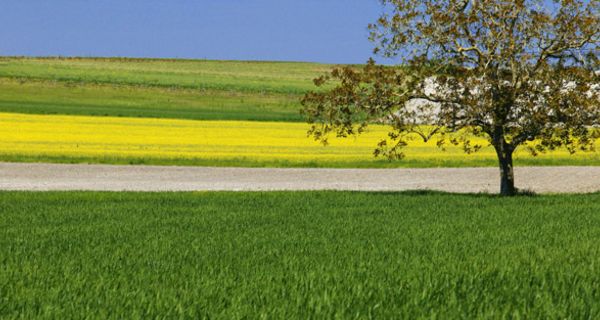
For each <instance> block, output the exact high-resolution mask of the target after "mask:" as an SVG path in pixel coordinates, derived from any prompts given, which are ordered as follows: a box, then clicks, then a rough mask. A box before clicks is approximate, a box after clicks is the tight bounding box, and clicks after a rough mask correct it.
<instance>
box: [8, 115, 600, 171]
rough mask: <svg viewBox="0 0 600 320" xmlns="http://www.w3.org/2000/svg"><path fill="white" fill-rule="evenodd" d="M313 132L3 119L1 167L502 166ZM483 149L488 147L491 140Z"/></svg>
mask: <svg viewBox="0 0 600 320" xmlns="http://www.w3.org/2000/svg"><path fill="white" fill-rule="evenodd" d="M307 130H308V125H307V124H302V123H284V122H258V121H190V120H172V119H148V118H146V119H137V118H112V117H88V116H48V115H25V114H11V113H0V136H1V137H2V139H0V160H4V161H51V162H89V163H113V164H115V163H116V164H123V163H132V164H166V165H206V166H243V167H264V166H269V167H363V168H364V167H367V168H369V167H375V168H381V167H474V166H495V165H496V156H495V153H494V151H493V149H492V148H491V147H487V148H485V149H483V150H482V151H480V152H478V153H475V154H472V155H466V154H465V153H464V152H463V151H462V150H461V149H460V148H459V147H448V150H447V151H445V152H444V151H441V150H439V149H438V148H437V146H436V144H435V141H430V142H428V143H423V142H422V140H414V141H412V142H411V143H410V145H409V147H408V148H407V150H406V154H407V157H406V159H404V160H401V161H394V162H389V161H387V160H385V159H375V158H374V157H373V155H372V152H373V149H374V148H375V146H376V145H377V143H378V142H379V141H380V139H381V138H383V137H385V136H386V133H387V128H386V127H383V126H373V127H372V130H371V132H369V133H368V134H365V135H362V136H360V137H359V138H358V139H352V138H350V139H332V140H331V144H330V145H328V146H323V145H321V144H320V143H318V142H315V141H314V140H312V139H310V138H308V137H307V136H306V131H307ZM480 143H482V144H484V145H487V143H486V142H485V141H483V140H481V141H480ZM515 159H516V164H517V165H600V153H599V152H594V153H578V154H575V155H569V154H568V152H566V151H564V150H562V151H556V152H552V153H549V154H545V155H541V156H539V157H535V158H534V157H532V156H530V155H529V153H528V152H527V151H526V150H525V149H520V151H519V150H518V151H517V154H516V157H515Z"/></svg>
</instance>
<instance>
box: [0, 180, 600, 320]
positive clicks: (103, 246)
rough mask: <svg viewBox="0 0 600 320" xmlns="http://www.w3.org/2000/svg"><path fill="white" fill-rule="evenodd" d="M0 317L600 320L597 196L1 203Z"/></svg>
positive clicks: (302, 195)
mask: <svg viewBox="0 0 600 320" xmlns="http://www.w3.org/2000/svg"><path fill="white" fill-rule="evenodd" d="M0 217H1V218H0V247H1V248H2V250H0V318H24V319H32V318H63V319H64V318H99V319H110V318H138V317H139V318H203V317H204V318H222V319H231V318H249V319H255V318H276V319H290V318H300V319H307V318H341V319H347V318H401V319H415V318H440V319H452V318H573V319H592V318H597V317H598V316H600V304H599V303H598V301H600V291H599V290H598V288H599V287H600V270H599V268H600V246H599V245H598V243H600V194H589V195H561V196H559V195H545V196H535V197H516V198H510V199H507V198H498V197H494V196H487V195H453V194H438V193H414V192H413V193H352V192H297V193H293V192H287V193H286V192H273V193H77V192H74V193H22V192H2V193H0Z"/></svg>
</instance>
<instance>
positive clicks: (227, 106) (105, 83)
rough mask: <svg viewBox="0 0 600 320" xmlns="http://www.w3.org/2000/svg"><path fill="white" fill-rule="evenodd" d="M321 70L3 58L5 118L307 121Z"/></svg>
mask: <svg viewBox="0 0 600 320" xmlns="http://www.w3.org/2000/svg"><path fill="white" fill-rule="evenodd" d="M330 68H331V66H329V65H324V64H311V63H294V62H241V61H203V60H160V59H108V58H107V59H103V58H67V59H58V58H6V57H5V58H0V112H19V113H36V114H73V115H110V116H133V117H154V118H181V119H198V120H263V121H302V117H301V116H300V114H299V110H300V108H301V106H300V103H299V100H300V98H301V96H302V94H303V93H304V92H306V91H307V90H310V89H314V85H313V83H312V79H313V78H315V77H317V76H318V75H320V74H322V73H323V72H325V71H327V70H329V69H330Z"/></svg>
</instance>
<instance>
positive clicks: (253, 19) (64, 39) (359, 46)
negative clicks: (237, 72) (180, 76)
mask: <svg viewBox="0 0 600 320" xmlns="http://www.w3.org/2000/svg"><path fill="white" fill-rule="evenodd" d="M1 2H2V4H1V5H0V55H26V56H47V55H53V56H54V55H62V56H127V57H169V58H200V59H226V60H230V59H235V60H284V61H315V62H330V63H363V62H365V61H366V60H367V59H368V58H369V57H370V56H371V50H372V44H371V43H370V42H369V41H368V39H367V37H368V31H367V25H368V24H369V23H370V22H374V21H375V20H376V19H377V17H378V15H379V14H380V12H381V6H380V3H379V1H378V0H195V1H192V0H47V1H44V0H2V1H1Z"/></svg>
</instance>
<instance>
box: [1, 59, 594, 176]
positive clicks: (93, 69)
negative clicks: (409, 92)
mask: <svg viewBox="0 0 600 320" xmlns="http://www.w3.org/2000/svg"><path fill="white" fill-rule="evenodd" d="M331 67H332V66H331V65H325V64H312V63H293V62H242V61H205V60H163V59H120V58H118V59H117V58H116V59H109V58H2V59H0V123H1V124H2V126H1V127H0V134H1V135H2V137H3V139H2V140H0V160H2V161H50V162H90V163H114V164H123V163H131V164H165V165H208V166H242V167H264V166H267V167H364V168H369V167H375V168H384V167H470V166H495V165H496V160H495V154H494V152H493V150H492V149H491V148H490V147H489V146H488V147H486V148H484V150H483V151H482V152H479V153H476V154H473V155H465V154H464V153H463V152H462V151H461V150H460V149H459V148H457V147H452V146H451V147H449V148H448V150H447V151H446V152H442V151H440V150H438V148H437V147H435V144H434V142H429V143H422V142H419V141H417V140H414V141H412V142H411V143H410V145H409V147H408V148H407V151H406V154H407V157H406V158H405V159H404V160H402V161H396V162H388V161H386V160H384V159H374V158H373V156H372V151H373V148H374V147H375V145H376V144H377V142H379V140H380V139H381V138H382V137H384V136H385V133H386V132H385V128H384V127H382V126H373V127H372V130H371V132H369V133H368V134H366V135H365V136H362V137H359V138H358V139H348V140H345V141H341V140H340V139H335V138H334V139H332V143H331V145H330V146H327V147H324V146H322V145H319V144H318V143H316V142H315V141H312V140H311V139H309V138H307V136H306V131H307V129H308V126H307V125H306V124H304V123H303V117H302V115H301V114H300V112H299V109H300V108H301V106H300V102H299V100H300V98H301V97H302V94H303V93H304V92H306V91H307V90H310V89H313V88H314V86H313V84H312V81H311V80H312V79H313V78H314V77H316V76H318V75H319V74H322V73H323V72H325V71H327V70H328V69H329V68H331ZM190 120H193V121H190ZM479 142H480V143H482V144H483V145H484V146H487V143H485V142H483V141H481V140H479ZM516 162H517V164H518V165H598V164H600V154H599V153H597V152H595V153H588V154H584V153H582V154H576V155H574V156H571V155H569V154H568V153H567V152H566V151H565V150H557V151H554V152H552V153H550V154H546V155H542V156H540V157H536V158H533V157H531V156H530V155H528V154H527V152H526V151H525V150H524V149H521V150H520V151H519V153H518V154H517V156H516Z"/></svg>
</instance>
